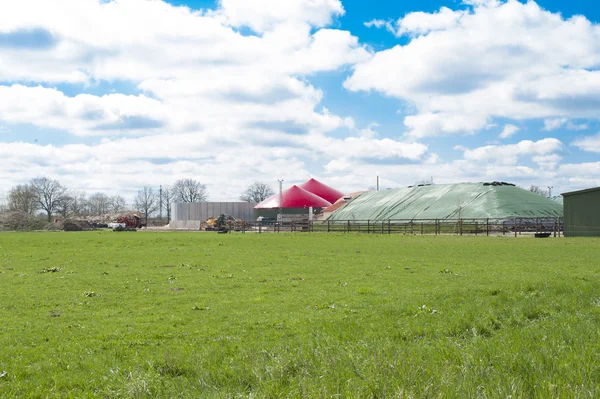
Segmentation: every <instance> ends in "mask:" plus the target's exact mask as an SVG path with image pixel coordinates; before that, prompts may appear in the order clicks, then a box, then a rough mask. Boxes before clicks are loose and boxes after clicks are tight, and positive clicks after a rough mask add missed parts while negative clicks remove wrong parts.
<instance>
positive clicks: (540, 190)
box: [529, 185, 550, 198]
mask: <svg viewBox="0 0 600 399" xmlns="http://www.w3.org/2000/svg"><path fill="white" fill-rule="evenodd" d="M529 191H531V192H532V193H536V194H539V195H541V196H543V197H546V198H547V197H548V196H549V195H550V193H549V192H548V190H546V189H545V188H542V187H539V186H534V185H531V186H530V187H529Z"/></svg>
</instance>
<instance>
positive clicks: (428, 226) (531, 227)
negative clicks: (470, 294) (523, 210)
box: [238, 218, 563, 237]
mask: <svg viewBox="0 0 600 399" xmlns="http://www.w3.org/2000/svg"><path fill="white" fill-rule="evenodd" d="M238 230H239V231H242V232H244V233H245V232H257V233H283V232H286V233H294V232H321V233H364V234H404V235H427V234H429V235H487V236H489V235H514V236H518V235H520V234H523V233H537V234H544V233H546V234H550V235H554V236H555V237H556V236H558V237H560V235H561V234H562V232H563V220H562V218H512V219H492V218H487V219H410V220H400V219H398V220H385V221H373V220H336V221H332V220H326V221H309V220H300V221H296V220H292V221H275V220H273V221H262V222H246V223H244V225H243V226H242V228H241V229H238Z"/></svg>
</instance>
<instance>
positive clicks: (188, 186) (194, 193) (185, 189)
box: [172, 179, 208, 202]
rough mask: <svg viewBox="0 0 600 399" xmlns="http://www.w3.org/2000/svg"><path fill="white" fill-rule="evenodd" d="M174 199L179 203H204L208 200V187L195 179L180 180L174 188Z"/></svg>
mask: <svg viewBox="0 0 600 399" xmlns="http://www.w3.org/2000/svg"><path fill="white" fill-rule="evenodd" d="M172 191H173V197H174V200H175V201H179V202H204V201H206V199H207V198H208V193H207V192H206V186H205V185H204V184H201V183H200V182H198V181H196V180H194V179H179V180H177V181H176V182H175V184H173V187H172Z"/></svg>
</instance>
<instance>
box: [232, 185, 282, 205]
mask: <svg viewBox="0 0 600 399" xmlns="http://www.w3.org/2000/svg"><path fill="white" fill-rule="evenodd" d="M273 194H275V191H273V189H272V188H271V186H269V185H268V184H265V183H261V182H255V183H253V184H251V185H250V186H248V188H247V189H246V191H244V192H243V193H242V195H240V200H242V201H244V202H253V203H255V204H258V203H259V202H262V201H264V200H266V199H267V198H269V197H270V196H271V195H273Z"/></svg>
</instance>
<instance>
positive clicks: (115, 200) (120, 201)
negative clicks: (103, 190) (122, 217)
mask: <svg viewBox="0 0 600 399" xmlns="http://www.w3.org/2000/svg"><path fill="white" fill-rule="evenodd" d="M108 202H109V208H110V210H111V211H112V212H121V211H123V210H125V207H126V206H127V201H125V198H123V197H121V196H120V195H113V196H112V197H110V199H109V201H108Z"/></svg>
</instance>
